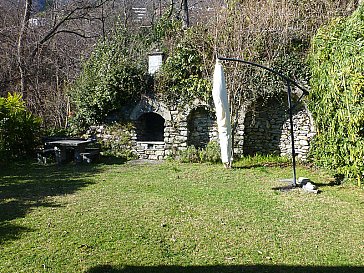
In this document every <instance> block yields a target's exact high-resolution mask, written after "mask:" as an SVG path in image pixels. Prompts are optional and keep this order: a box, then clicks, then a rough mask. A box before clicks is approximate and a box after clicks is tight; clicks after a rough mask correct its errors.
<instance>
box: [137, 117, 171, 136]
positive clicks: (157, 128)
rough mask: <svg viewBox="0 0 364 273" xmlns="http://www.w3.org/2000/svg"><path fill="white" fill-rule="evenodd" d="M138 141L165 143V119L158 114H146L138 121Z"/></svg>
mask: <svg viewBox="0 0 364 273" xmlns="http://www.w3.org/2000/svg"><path fill="white" fill-rule="evenodd" d="M136 134H137V140H138V141H164V118H163V117H162V116H160V115H158V114H156V113H145V114H143V115H141V116H140V117H139V119H138V120H137V121H136Z"/></svg>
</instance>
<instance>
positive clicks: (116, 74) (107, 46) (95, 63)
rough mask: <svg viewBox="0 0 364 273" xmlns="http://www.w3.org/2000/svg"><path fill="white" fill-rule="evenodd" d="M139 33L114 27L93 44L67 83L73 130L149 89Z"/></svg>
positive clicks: (125, 103) (104, 116)
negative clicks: (69, 84) (102, 38)
mask: <svg viewBox="0 0 364 273" xmlns="http://www.w3.org/2000/svg"><path fill="white" fill-rule="evenodd" d="M144 38H145V39H142V38H141V37H140V34H139V33H136V34H131V33H127V32H126V30H125V29H117V30H116V31H115V33H114V34H113V35H112V37H111V38H109V39H106V40H105V41H101V42H99V43H98V44H97V46H96V48H95V50H94V51H93V52H92V54H91V56H90V58H89V59H88V60H87V61H86V62H85V63H84V65H83V70H82V72H81V75H80V76H79V77H78V78H77V80H76V81H75V83H74V84H73V85H72V86H70V90H69V95H70V98H71V102H72V106H73V110H74V115H73V117H72V119H71V121H70V123H71V125H72V126H73V127H74V130H75V131H82V130H84V129H85V128H87V127H88V126H90V125H93V124H98V123H101V122H103V121H104V120H105V118H106V117H107V116H108V114H110V113H111V112H112V111H115V110H120V108H121V107H123V106H129V105H130V104H132V103H134V102H135V101H136V100H137V99H139V98H140V95H141V94H143V93H146V92H148V91H150V89H151V79H150V76H149V75H148V74H147V66H146V64H147V52H146V51H147V49H148V46H147V45H145V43H147V42H146V41H145V40H148V39H147V38H146V37H144Z"/></svg>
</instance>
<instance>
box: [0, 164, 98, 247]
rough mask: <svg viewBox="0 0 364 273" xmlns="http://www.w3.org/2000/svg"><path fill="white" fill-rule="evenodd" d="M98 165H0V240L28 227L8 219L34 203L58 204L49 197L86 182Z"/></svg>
mask: <svg viewBox="0 0 364 273" xmlns="http://www.w3.org/2000/svg"><path fill="white" fill-rule="evenodd" d="M95 172H97V165H84V164H82V165H74V164H72V165H71V164H68V165H65V166H56V165H38V164H34V163H30V162H25V163H11V164H8V165H7V166H4V165H2V166H1V168H0V244H3V243H4V242H6V241H8V240H15V239H16V238H18V237H19V236H20V235H21V234H22V233H24V232H28V231H31V230H29V229H28V228H26V227H23V226H16V225H13V224H12V223H10V222H9V221H12V220H14V219H17V218H23V217H25V216H26V215H27V214H28V213H29V212H30V211H31V210H32V209H34V208H37V207H59V206H60V205H59V204H57V203H55V202H52V201H50V199H49V198H50V197H53V196H59V195H65V194H72V193H75V192H76V191H78V190H79V189H81V188H83V187H86V186H88V185H89V184H90V183H91V182H90V180H89V179H88V177H89V176H91V175H92V174H93V173H95Z"/></svg>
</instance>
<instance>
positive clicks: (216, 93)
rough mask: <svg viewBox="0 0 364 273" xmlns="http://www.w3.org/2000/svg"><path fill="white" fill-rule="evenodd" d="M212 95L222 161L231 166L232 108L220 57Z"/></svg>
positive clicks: (228, 166) (217, 62) (215, 72)
mask: <svg viewBox="0 0 364 273" xmlns="http://www.w3.org/2000/svg"><path fill="white" fill-rule="evenodd" d="M212 97H213V99H214V104H215V110H216V120H217V126H218V131H219V140H220V149H221V161H222V162H223V163H224V165H225V167H227V168H230V167H231V163H232V143H231V123H230V109H229V102H228V96H227V92H226V84H225V76H224V70H223V67H222V65H221V63H220V61H219V59H217V60H216V65H215V71H214V78H213V88H212Z"/></svg>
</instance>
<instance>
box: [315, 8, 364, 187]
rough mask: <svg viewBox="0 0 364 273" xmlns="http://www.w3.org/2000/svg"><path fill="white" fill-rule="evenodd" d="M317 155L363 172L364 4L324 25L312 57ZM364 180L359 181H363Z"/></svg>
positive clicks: (340, 169) (355, 173)
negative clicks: (350, 13)
mask: <svg viewBox="0 0 364 273" xmlns="http://www.w3.org/2000/svg"><path fill="white" fill-rule="evenodd" d="M309 63H310V67H311V73H312V79H311V82H310V83H311V87H312V91H311V93H310V97H309V99H310V101H309V108H310V110H311V112H312V114H313V117H314V119H315V123H316V128H317V135H316V138H315V140H314V143H313V146H312V148H311V154H312V157H313V159H314V161H315V162H316V163H317V164H318V165H321V166H325V167H328V168H330V169H332V170H335V172H337V174H341V175H345V176H347V177H355V178H357V179H358V181H360V180H361V179H362V178H363V175H364V149H363V147H364V104H363V95H364V5H361V6H360V7H359V8H358V9H357V10H356V11H355V12H354V13H353V14H352V15H351V16H350V17H348V18H339V19H335V20H333V21H331V23H330V24H328V25H327V26H325V27H322V28H321V29H320V30H319V31H318V33H317V35H316V36H315V37H314V38H313V41H312V49H311V54H310V58H309ZM359 183H360V182H359Z"/></svg>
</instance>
